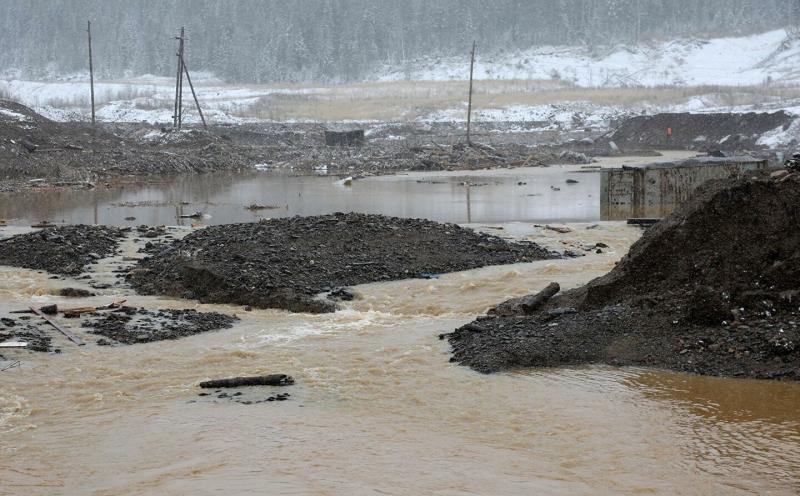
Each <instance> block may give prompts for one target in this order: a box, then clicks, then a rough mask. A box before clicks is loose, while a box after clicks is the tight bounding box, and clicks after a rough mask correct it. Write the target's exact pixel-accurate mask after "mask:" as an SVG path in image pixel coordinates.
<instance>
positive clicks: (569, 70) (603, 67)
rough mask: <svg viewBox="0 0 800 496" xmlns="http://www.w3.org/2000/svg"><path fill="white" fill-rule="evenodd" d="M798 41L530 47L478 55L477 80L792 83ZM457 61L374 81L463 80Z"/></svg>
mask: <svg viewBox="0 0 800 496" xmlns="http://www.w3.org/2000/svg"><path fill="white" fill-rule="evenodd" d="M799 66H800V40H798V39H796V38H792V37H789V36H788V33H787V32H786V30H784V29H778V30H775V31H769V32H767V33H763V34H758V35H753V36H747V37H740V38H719V39H711V40H699V39H682V40H673V41H669V42H664V43H658V44H642V45H638V46H614V47H609V48H605V49H604V48H598V47H553V46H548V47H537V48H531V49H530V50H526V51H520V52H515V53H508V54H502V55H491V54H489V55H485V56H480V55H479V56H478V57H477V58H476V61H475V76H476V77H477V78H479V79H505V80H508V79H560V80H563V81H570V82H572V83H574V84H576V85H578V86H581V87H622V86H667V85H671V86H698V85H724V86H749V85H758V84H762V83H766V82H775V83H783V84H787V83H789V84H797V83H800V67H799ZM468 71H469V61H468V60H465V57H461V58H450V59H423V60H415V61H412V62H409V63H408V64H407V67H403V68H397V67H385V68H384V69H383V70H382V71H381V72H380V73H379V74H377V75H376V77H375V79H377V80H379V81H397V80H405V79H410V80H436V81H441V80H451V79H464V78H465V77H466V75H467V74H468Z"/></svg>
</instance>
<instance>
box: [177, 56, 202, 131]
mask: <svg viewBox="0 0 800 496" xmlns="http://www.w3.org/2000/svg"><path fill="white" fill-rule="evenodd" d="M181 64H182V65H183V72H184V73H186V81H188V82H189V89H190V90H192V98H194V104H195V105H196V106H197V113H198V114H200V120H201V121H203V127H204V128H206V129H208V126H207V125H206V118H205V117H203V110H202V109H201V108H200V102H199V101H197V94H196V93H195V92H194V85H193V84H192V78H191V77H190V76H189V68H188V67H186V61H185V60H183V56H181Z"/></svg>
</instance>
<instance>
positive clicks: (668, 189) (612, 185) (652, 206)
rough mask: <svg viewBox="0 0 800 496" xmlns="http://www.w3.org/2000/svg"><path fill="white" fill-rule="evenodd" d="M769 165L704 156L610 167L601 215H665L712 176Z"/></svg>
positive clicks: (603, 184) (602, 186) (603, 182)
mask: <svg viewBox="0 0 800 496" xmlns="http://www.w3.org/2000/svg"><path fill="white" fill-rule="evenodd" d="M766 168H767V161H766V160H756V159H753V158H749V157H746V158H711V157H709V158H705V157H704V158H702V159H693V160H690V161H686V162H681V163H669V164H655V165H649V166H643V167H625V168H622V169H607V170H604V171H603V173H602V174H603V175H602V179H601V181H600V217H601V218H602V219H603V220H624V219H629V218H642V217H645V218H661V217H665V216H666V215H669V214H670V213H672V211H673V210H675V209H676V208H677V207H679V206H680V205H681V204H682V203H683V202H685V201H686V200H688V199H689V197H690V196H691V195H692V193H693V192H694V190H695V189H697V187H698V186H700V185H701V184H703V183H704V182H706V181H708V180H710V179H726V178H730V177H736V176H738V175H741V174H743V173H746V172H748V171H754V170H761V169H766Z"/></svg>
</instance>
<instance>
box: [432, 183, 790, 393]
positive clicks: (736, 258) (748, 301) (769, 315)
mask: <svg viewBox="0 0 800 496" xmlns="http://www.w3.org/2000/svg"><path fill="white" fill-rule="evenodd" d="M797 205H800V179H799V178H797V177H795V176H791V177H788V178H784V180H774V179H772V178H761V179H748V180H741V181H725V182H715V183H711V184H708V185H706V186H705V187H704V188H702V189H701V190H699V191H698V192H697V193H696V196H695V198H694V199H693V201H691V202H690V203H689V204H687V205H685V206H684V207H683V208H682V209H680V210H679V211H677V212H675V213H674V214H673V215H672V216H670V217H669V218H667V219H665V220H663V221H661V222H660V223H658V224H656V226H654V227H653V228H651V229H650V230H649V231H648V232H646V233H645V235H644V236H643V237H642V239H641V240H639V241H638V242H637V243H635V244H634V245H633V246H632V247H631V250H630V252H629V253H628V255H626V257H625V258H624V259H623V260H622V261H621V262H620V263H619V264H618V265H617V267H615V268H614V269H613V270H612V271H611V272H610V273H609V274H607V275H605V276H603V277H600V278H598V279H595V280H593V281H591V282H590V283H589V284H587V285H586V286H583V287H581V288H577V289H575V290H572V291H568V292H566V293H563V294H561V295H559V296H556V297H554V298H553V299H551V300H550V301H549V302H548V303H547V304H546V305H545V306H544V307H543V308H541V309H537V310H536V311H534V312H531V313H530V314H527V313H525V312H524V311H519V312H517V314H516V315H503V316H499V315H496V316H487V317H481V318H479V319H477V320H476V321H475V322H473V323H471V324H468V325H466V326H464V327H462V328H460V329H458V330H456V331H455V332H454V333H453V334H450V335H448V336H447V337H448V338H449V341H450V343H451V344H452V346H453V359H452V360H453V361H456V362H459V363H462V364H465V365H469V366H471V367H473V368H475V369H476V370H479V371H481V372H493V371H497V370H503V369H509V368H515V367H530V366H558V365H575V364H584V363H597V362H600V363H608V364H616V365H644V366H654V367H661V368H668V369H673V370H678V371H685V372H693V373H700V374H708V375H724V376H746V377H756V378H785V379H794V380H798V379H800V331H798V324H800V316H798V308H799V303H798V302H799V301H800V300H799V298H800V219H798V216H797Z"/></svg>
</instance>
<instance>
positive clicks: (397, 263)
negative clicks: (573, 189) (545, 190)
mask: <svg viewBox="0 0 800 496" xmlns="http://www.w3.org/2000/svg"><path fill="white" fill-rule="evenodd" d="M558 256H559V255H558V254H556V253H553V252H550V251H548V250H545V249H543V248H541V247H539V246H538V245H536V244H534V243H529V242H520V243H510V242H507V241H505V240H503V239H501V238H498V237H495V236H490V235H487V234H481V233H477V232H475V231H472V230H470V229H465V228H462V227H460V226H458V225H455V224H440V223H436V222H431V221H427V220H419V219H401V218H396V217H386V216H381V215H365V214H356V213H350V214H342V213H336V214H332V215H322V216H314V217H292V218H282V219H272V220H266V221H261V222H258V223H251V224H233V225H220V226H212V227H207V228H205V229H202V230H199V231H196V232H193V233H192V234H189V235H188V236H186V237H185V238H183V239H181V240H178V241H175V242H173V243H171V244H170V245H169V246H168V247H166V248H165V249H163V250H162V251H161V253H159V254H157V255H154V256H152V257H148V258H145V259H143V260H142V261H140V262H139V265H138V266H137V268H136V269H134V270H133V271H132V272H131V274H130V278H129V279H130V282H131V284H132V285H133V287H134V288H135V289H136V290H137V291H139V292H141V293H144V294H161V295H170V296H182V297H185V298H199V299H200V300H201V301H203V302H212V303H236V304H242V305H252V306H256V307H261V308H282V309H286V310H290V311H296V312H315V313H322V312H331V311H334V310H335V309H336V305H335V303H334V302H333V301H331V300H330V299H324V298H321V297H318V296H317V295H318V294H320V293H324V292H334V293H337V291H335V290H337V289H340V288H342V287H345V286H351V285H355V284H363V283H369V282H377V281H387V280H395V279H406V278H415V277H432V276H434V275H435V274H439V273H444V272H454V271H460V270H466V269H473V268H477V267H482V266H486V265H500V264H510V263H516V262H530V261H534V260H542V259H549V258H556V257H558Z"/></svg>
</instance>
